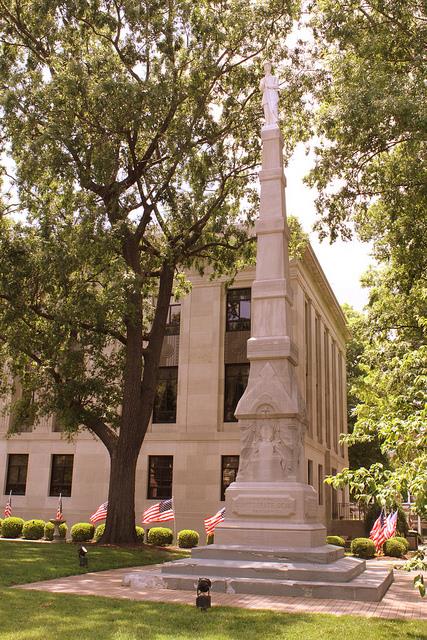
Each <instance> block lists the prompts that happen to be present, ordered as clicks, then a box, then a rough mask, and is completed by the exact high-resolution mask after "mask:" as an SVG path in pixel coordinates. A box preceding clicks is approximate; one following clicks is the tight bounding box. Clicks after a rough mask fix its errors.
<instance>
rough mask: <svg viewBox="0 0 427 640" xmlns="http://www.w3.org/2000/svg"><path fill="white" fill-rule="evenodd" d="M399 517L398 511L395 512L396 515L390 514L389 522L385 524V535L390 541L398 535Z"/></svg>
mask: <svg viewBox="0 0 427 640" xmlns="http://www.w3.org/2000/svg"><path fill="white" fill-rule="evenodd" d="M397 515H398V513H397V511H395V512H394V513H390V514H389V515H388V516H387V520H386V523H385V533H386V535H387V538H386V540H388V539H389V538H392V537H393V536H394V534H395V533H396V528H397Z"/></svg>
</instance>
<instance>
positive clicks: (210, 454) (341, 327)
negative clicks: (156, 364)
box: [0, 247, 347, 533]
mask: <svg viewBox="0 0 427 640" xmlns="http://www.w3.org/2000/svg"><path fill="white" fill-rule="evenodd" d="M290 272H291V285H292V291H293V310H292V314H293V325H294V326H293V332H294V339H295V342H296V345H297V347H298V352H299V361H298V368H297V370H298V383H299V387H300V392H301V395H302V397H303V398H304V399H305V402H306V408H307V419H308V427H307V432H306V437H305V456H306V461H305V464H306V481H307V483H309V484H312V485H313V486H314V487H315V488H316V490H317V491H318V500H319V505H320V506H321V512H322V514H323V518H324V521H325V523H326V524H327V523H328V522H329V521H330V520H331V519H332V518H336V517H337V513H338V504H339V502H341V501H343V500H344V497H343V496H342V495H341V492H336V491H333V490H331V489H330V488H329V487H328V486H326V485H324V483H323V479H324V477H325V475H328V474H334V473H336V472H337V471H339V470H340V469H342V468H343V467H344V466H346V465H347V451H346V448H345V447H343V446H342V445H341V444H340V443H339V434H340V433H345V432H346V429H347V419H346V418H347V408H346V367H345V343H346V339H347V329H346V325H345V319H344V316H343V314H342V311H341V309H340V307H339V305H338V303H337V301H336V299H335V297H334V295H333V292H332V290H331V288H330V286H329V284H328V282H327V280H326V277H325V275H324V274H323V271H322V269H321V267H320V265H319V263H318V261H317V259H316V256H315V254H314V252H313V250H312V249H311V247H308V248H307V250H306V252H305V255H304V258H303V259H302V260H298V261H295V260H294V261H292V262H291V267H290ZM254 275H255V272H254V270H253V269H247V270H245V271H243V272H241V273H239V274H238V276H237V277H236V279H235V280H234V282H233V284H232V285H231V286H230V287H228V288H227V287H226V284H225V282H224V281H223V280H214V281H209V280H208V279H207V278H202V277H200V276H193V277H192V278H191V280H192V291H191V293H190V294H189V295H188V296H187V297H186V298H184V299H183V300H182V301H181V302H180V303H176V304H171V306H170V312H169V321H168V328H167V336H166V338H165V341H164V345H163V351H162V360H161V369H160V380H159V386H158V393H157V399H156V404H155V407H154V411H153V418H152V423H151V424H150V427H149V430H148V433H147V436H146V438H145V441H144V444H143V447H142V450H141V453H140V456H139V461H138V467H137V478H136V513H137V520H140V519H141V518H140V515H141V514H142V512H143V510H144V509H146V508H147V507H148V506H150V505H152V504H154V503H155V502H158V501H159V500H161V499H165V498H170V497H173V499H174V507H175V513H176V521H175V526H176V528H177V530H179V529H182V528H191V529H196V530H198V531H199V532H200V533H203V519H204V518H205V517H207V516H209V515H212V514H213V513H215V512H216V511H217V510H218V509H219V508H221V506H224V492H225V489H226V488H227V486H228V485H229V484H230V483H231V482H232V481H233V480H234V478H235V476H236V473H237V469H238V464H239V448H240V444H239V429H238V424H237V422H236V421H235V418H234V410H235V407H236V405H237V402H238V400H239V399H240V397H241V395H242V393H243V391H244V389H245V386H246V382H247V377H248V372H249V363H248V360H247V358H246V342H247V340H248V338H249V337H250V322H251V285H252V282H253V279H254ZM11 419H12V418H11V417H10V416H8V415H4V416H2V417H1V418H0V482H2V483H3V486H2V487H0V490H2V493H3V502H5V501H6V499H7V498H6V496H7V495H8V494H9V492H10V491H12V494H13V498H12V500H13V514H14V515H17V516H21V517H23V518H43V519H48V518H51V517H53V516H54V514H55V512H56V506H57V501H58V497H57V496H58V495H59V494H60V493H61V494H62V498H63V509H64V517H65V518H66V520H67V521H68V523H69V524H70V525H71V524H73V523H75V522H79V521H88V519H89V517H90V515H91V514H92V513H93V512H94V511H95V510H96V508H97V507H98V506H99V504H100V503H102V502H104V501H105V500H106V499H107V494H108V476H109V458H108V454H107V452H106V450H105V448H104V446H103V445H102V444H101V443H100V442H99V441H98V440H97V439H96V438H95V437H94V436H93V435H91V434H90V433H88V432H85V431H82V432H81V433H80V434H79V435H78V436H76V437H75V438H74V439H73V440H71V441H70V440H68V439H67V438H66V437H65V435H64V434H63V433H61V430H60V425H59V423H58V422H57V421H56V420H55V419H54V418H50V419H48V420H45V421H42V422H40V423H38V424H35V425H32V426H30V427H25V428H24V427H22V429H21V432H20V433H19V434H17V435H14V436H12V437H9V438H8V437H6V435H7V430H8V427H9V421H10V420H11Z"/></svg>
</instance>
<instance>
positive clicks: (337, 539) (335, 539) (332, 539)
mask: <svg viewBox="0 0 427 640" xmlns="http://www.w3.org/2000/svg"><path fill="white" fill-rule="evenodd" d="M326 544H334V545H335V546H336V547H345V540H344V538H342V537H341V536H327V538H326Z"/></svg>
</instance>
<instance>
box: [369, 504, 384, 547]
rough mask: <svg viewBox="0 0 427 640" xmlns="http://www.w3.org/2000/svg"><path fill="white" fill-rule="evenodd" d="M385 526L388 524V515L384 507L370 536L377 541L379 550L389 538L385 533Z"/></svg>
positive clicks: (376, 544)
mask: <svg viewBox="0 0 427 640" xmlns="http://www.w3.org/2000/svg"><path fill="white" fill-rule="evenodd" d="M385 526H386V517H385V513H384V509H381V513H380V515H379V516H378V518H377V519H376V520H375V522H374V526H373V527H372V529H371V533H370V534H369V537H370V538H371V540H372V541H373V542H374V543H375V548H376V550H377V551H379V549H381V547H382V545H383V544H384V542H385V541H386V540H387V537H386V535H385Z"/></svg>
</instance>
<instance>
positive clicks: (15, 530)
mask: <svg viewBox="0 0 427 640" xmlns="http://www.w3.org/2000/svg"><path fill="white" fill-rule="evenodd" d="M23 526H24V521H23V519H22V518H14V517H11V518H5V519H4V520H3V522H2V524H1V534H2V536H3V538H19V537H20V536H21V534H22V528H23Z"/></svg>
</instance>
